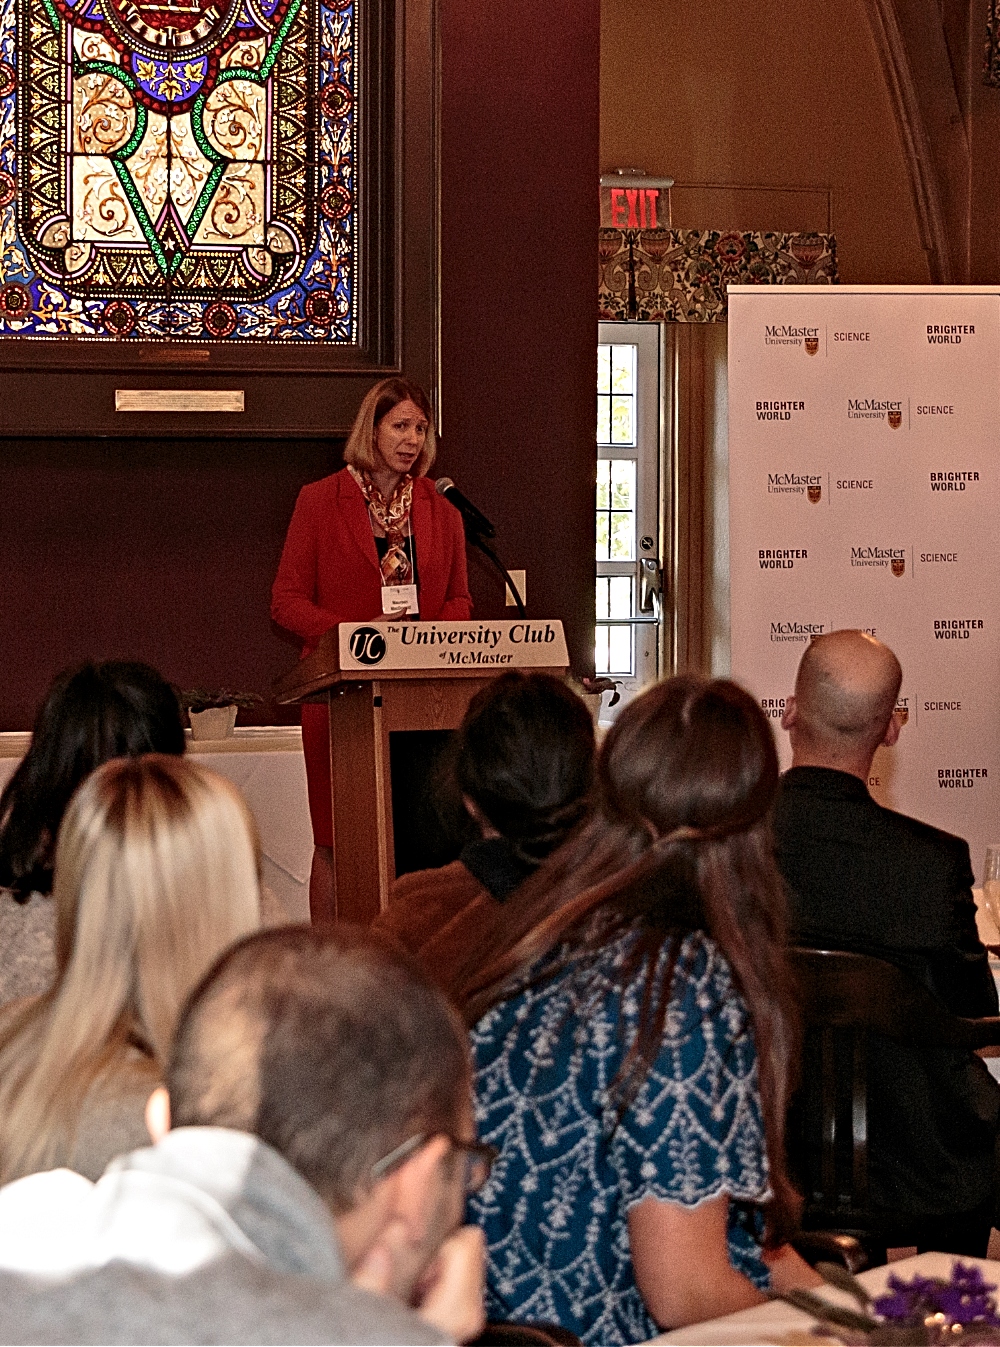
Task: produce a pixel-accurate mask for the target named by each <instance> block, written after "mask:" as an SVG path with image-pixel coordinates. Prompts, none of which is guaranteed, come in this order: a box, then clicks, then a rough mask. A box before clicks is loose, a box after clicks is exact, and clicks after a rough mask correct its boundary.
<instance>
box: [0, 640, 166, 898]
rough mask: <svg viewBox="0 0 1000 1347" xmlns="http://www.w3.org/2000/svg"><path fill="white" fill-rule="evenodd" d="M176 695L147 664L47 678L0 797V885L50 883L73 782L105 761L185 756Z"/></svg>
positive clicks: (45, 888) (112, 664) (17, 891)
mask: <svg viewBox="0 0 1000 1347" xmlns="http://www.w3.org/2000/svg"><path fill="white" fill-rule="evenodd" d="M183 752H184V725H183V722H182V719H181V710H180V706H179V704H178V701H177V695H176V693H175V692H174V690H173V688H172V687H171V686H170V684H169V683H168V682H166V681H165V679H163V678H162V677H161V676H160V675H159V674H158V673H157V672H156V670H155V669H151V668H150V667H149V665H147V664H138V663H132V662H122V661H117V660H115V661H109V662H107V663H105V664H91V663H87V664H83V665H81V666H80V667H79V668H74V669H67V670H65V671H64V672H63V673H61V674H59V675H58V676H57V677H56V678H55V680H54V681H53V683H52V686H51V688H50V689H49V692H48V695H47V696H46V698H45V701H44V702H43V704H42V706H41V708H40V709H39V712H38V715H37V717H36V720H35V727H34V730H33V732H32V737H31V746H30V748H29V749H28V752H27V753H26V754H25V757H24V758H23V760H22V761H21V763H20V765H19V767H18V769H17V771H16V772H15V773H14V775H13V776H12V777H11V779H10V781H9V782H8V783H7V786H6V788H5V789H4V792H3V794H2V795H0V886H3V887H7V888H10V889H12V890H13V892H14V895H15V897H18V898H19V899H21V900H22V901H23V900H24V899H26V898H27V897H28V895H29V894H30V893H31V892H32V891H33V890H37V891H39V892H41V893H48V892H49V891H50V889H51V886H52V857H53V853H54V850H55V840H56V835H57V833H58V832H59V825H60V823H61V822H62V817H63V813H64V811H65V809H66V806H67V804H68V803H69V800H70V797H71V795H72V794H73V792H74V791H75V790H76V788H77V786H78V785H79V784H80V782H81V781H82V780H83V779H84V777H86V776H88V775H89V774H90V773H91V772H92V771H93V770H94V768H95V767H99V766H100V765H101V763H102V762H107V761H108V760H109V759H110V758H123V757H136V756H138V755H139V754H140V753H175V754H179V753H183Z"/></svg>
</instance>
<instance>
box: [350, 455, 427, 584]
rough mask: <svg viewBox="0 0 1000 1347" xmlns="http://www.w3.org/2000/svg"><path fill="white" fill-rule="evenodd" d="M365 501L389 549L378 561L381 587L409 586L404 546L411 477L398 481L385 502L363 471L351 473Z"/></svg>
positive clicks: (411, 569) (408, 512)
mask: <svg viewBox="0 0 1000 1347" xmlns="http://www.w3.org/2000/svg"><path fill="white" fill-rule="evenodd" d="M351 476H352V477H353V478H354V480H355V481H356V482H357V484H358V486H359V487H360V488H361V494H362V495H363V496H364V498H365V500H366V501H367V502H368V509H369V511H370V512H371V516H372V519H373V520H374V521H375V523H376V524H377V525H378V526H379V528H380V529H381V530H382V531H383V533H384V534H385V537H386V542H387V543H388V546H387V547H386V549H385V556H384V557H383V558H382V560H381V562H380V566H381V569H382V583H383V584H384V585H408V584H409V583H410V582H411V580H412V579H413V567H412V566H411V565H410V557H409V554H408V551H407V547H406V526H407V523H408V522H409V518H410V507H411V506H412V505H413V478H412V477H411V476H410V474H409V473H404V475H403V476H402V477H401V478H400V479H399V483H398V484H397V486H396V489H395V491H394V492H393V493H392V499H391V500H390V501H388V502H386V501H385V499H384V498H383V496H382V493H381V491H379V489H378V487H377V486H376V485H375V483H374V482H373V481H372V479H371V478H370V477H369V476H368V474H367V473H366V472H354V471H353V469H352V471H351Z"/></svg>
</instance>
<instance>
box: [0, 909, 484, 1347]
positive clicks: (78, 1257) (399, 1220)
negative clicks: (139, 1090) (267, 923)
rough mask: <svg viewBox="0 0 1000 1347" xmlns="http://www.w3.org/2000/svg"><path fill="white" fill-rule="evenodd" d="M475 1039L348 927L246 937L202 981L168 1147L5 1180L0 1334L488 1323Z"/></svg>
mask: <svg viewBox="0 0 1000 1347" xmlns="http://www.w3.org/2000/svg"><path fill="white" fill-rule="evenodd" d="M467 1054H468V1050H467V1044H466V1034H465V1031H464V1028H463V1026H462V1024H461V1022H460V1021H459V1020H458V1017H457V1016H456V1015H455V1014H454V1012H453V1011H452V1010H451V1009H450V1008H449V1006H448V1005H447V1003H446V1002H445V1000H444V998H443V996H441V994H440V993H439V992H437V990H436V989H435V988H434V987H432V986H431V984H430V983H429V982H428V981H427V980H426V979H425V978H424V977H423V975H422V974H421V973H419V971H418V970H417V969H416V967H415V965H413V964H411V963H409V962H408V961H407V960H406V959H405V958H404V957H403V956H401V955H399V954H398V953H397V952H395V951H394V950H393V949H392V948H391V947H390V946H389V945H387V944H383V943H380V942H379V941H378V940H376V939H375V938H373V937H371V936H369V935H367V934H364V933H361V932H351V931H349V930H337V931H334V932H327V933H324V934H318V933H316V932H313V931H311V930H309V929H307V928H305V927H301V928H299V927H295V928H291V927H289V928H285V929H283V930H277V931H269V932H265V933H262V934H259V935H255V936H252V937H250V938H249V939H248V940H246V941H243V942H242V943H241V944H239V945H237V946H236V947H235V948H234V949H233V950H231V951H230V952H229V953H228V954H227V955H225V956H224V957H223V958H222V960H221V961H220V962H219V963H218V964H217V965H216V967H215V969H213V971H212V972H211V973H209V974H208V976H207V977H206V979H205V980H204V982H203V983H202V985H201V986H200V987H199V988H198V990H197V991H196V992H195V993H194V995H193V997H192V999H191V1001H190V1003H189V1005H188V1008H187V1010H186V1012H185V1014H184V1016H183V1017H182V1020H181V1023H180V1026H179V1028H178V1033H177V1039H176V1042H175V1045H174V1051H173V1054H172V1058H171V1062H170V1065H169V1069H168V1072H167V1082H166V1088H165V1089H161V1090H157V1091H156V1092H155V1093H154V1094H153V1096H152V1097H151V1099H150V1102H149V1107H148V1109H147V1122H148V1125H149V1128H150V1134H151V1136H152V1138H153V1141H154V1143H155V1144H154V1145H153V1146H152V1147H151V1148H150V1149H148V1150H142V1151H136V1152H133V1153H132V1154H131V1155H127V1156H123V1157H122V1158H120V1159H118V1160H116V1161H114V1162H113V1163H112V1164H111V1165H110V1166H109V1168H108V1169H107V1171H106V1172H105V1174H104V1175H103V1177H102V1178H101V1179H100V1180H99V1181H98V1182H97V1183H96V1184H93V1183H90V1182H89V1181H88V1180H87V1179H85V1178H83V1177H82V1176H81V1175H78V1174H74V1173H71V1172H70V1171H69V1170H52V1171H49V1172H47V1173H42V1174H34V1175H31V1176H29V1177H28V1178H25V1179H20V1180H18V1181H17V1182H15V1183H12V1184H9V1185H7V1187H5V1188H3V1189H0V1342H5V1343H11V1342H18V1343H43V1342H44V1343H50V1342H79V1343H93V1342H104V1343H281V1342H286V1343H287V1342H298V1343H446V1342H461V1341H462V1340H464V1339H466V1338H469V1337H473V1336H475V1334H476V1333H477V1332H478V1331H479V1330H480V1328H481V1326H482V1320H483V1311H482V1276H483V1253H482V1241H481V1234H480V1232H479V1231H478V1230H474V1229H472V1228H470V1227H461V1228H460V1222H461V1219H462V1212H463V1209H464V1203H465V1197H466V1194H467V1192H468V1191H470V1189H473V1188H475V1187H477V1186H478V1185H479V1184H480V1183H482V1182H483V1181H484V1180H485V1178H486V1176H487V1174H488V1172H489V1163H490V1153H489V1148H487V1147H483V1146H480V1145H479V1143H478V1142H476V1141H475V1138H474V1128H473V1122H472V1110H471V1103H470V1088H469V1083H470V1082H469V1063H468V1055H467Z"/></svg>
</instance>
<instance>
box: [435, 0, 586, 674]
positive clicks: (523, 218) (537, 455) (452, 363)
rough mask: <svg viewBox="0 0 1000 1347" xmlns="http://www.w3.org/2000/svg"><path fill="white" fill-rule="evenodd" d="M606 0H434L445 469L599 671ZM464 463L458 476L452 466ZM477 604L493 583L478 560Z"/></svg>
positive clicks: (495, 590)
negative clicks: (597, 517) (601, 134)
mask: <svg viewBox="0 0 1000 1347" xmlns="http://www.w3.org/2000/svg"><path fill="white" fill-rule="evenodd" d="M599 35H600V4H599V0H489V3H484V0H442V7H441V42H442V143H441V149H442V188H441V201H442V212H443V218H442V229H441V304H442V323H441V351H442V362H441V363H442V416H443V443H444V446H445V449H446V451H447V452H446V455H445V457H446V459H447V470H448V471H450V472H451V474H452V475H453V476H454V477H455V479H456V482H458V483H459V485H461V486H462V488H463V489H464V490H465V491H466V494H467V495H469V496H470V497H471V498H472V499H473V500H474V501H476V502H477V504H480V506H481V508H482V509H483V510H484V511H485V512H486V513H487V514H489V515H490V517H491V518H492V519H493V520H494V522H495V523H496V524H497V526H498V530H499V535H500V542H499V550H500V551H501V554H502V556H503V558H504V560H505V561H506V562H507V564H508V566H511V567H519V568H524V569H526V570H527V572H528V575H527V584H528V609H529V613H534V614H538V615H540V616H552V617H561V618H563V620H564V622H565V623H566V627H567V634H568V636H569V638H570V654H571V657H572V660H573V666H574V669H575V670H576V671H577V672H578V673H582V672H586V671H587V670H589V671H590V672H591V673H592V672H593V660H594V651H593V645H592V627H593V620H594V478H595V469H594V462H595V459H596V448H595V427H594V416H595V411H594V409H595V405H596V373H595V372H596V360H597V354H596V346H597V302H596V286H597V282H596V274H597V260H596V258H597V250H596V239H597V228H598V195H597V189H596V185H595V184H596V183H597V182H598V178H599V172H600V170H599V165H598V130H599V125H598V115H599V107H598V103H599V92H600V90H599V74H600V50H599ZM459 472H461V477H459ZM471 569H472V572H473V597H474V599H475V600H476V604H477V612H479V613H483V614H486V613H489V614H491V615H496V614H499V613H502V612H503V609H502V607H500V606H498V605H499V604H500V603H502V586H501V585H500V584H499V583H497V584H494V581H493V580H492V579H491V578H490V577H489V576H488V574H487V573H486V571H485V570H484V569H482V568H480V567H478V566H475V565H473V567H472V568H471Z"/></svg>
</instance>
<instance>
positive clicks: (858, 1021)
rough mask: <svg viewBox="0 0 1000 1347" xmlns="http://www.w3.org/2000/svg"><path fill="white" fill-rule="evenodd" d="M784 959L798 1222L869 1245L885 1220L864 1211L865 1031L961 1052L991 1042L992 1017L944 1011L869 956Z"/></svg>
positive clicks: (810, 952) (820, 953) (995, 1025)
mask: <svg viewBox="0 0 1000 1347" xmlns="http://www.w3.org/2000/svg"><path fill="white" fill-rule="evenodd" d="M791 963H792V968H793V971H794V973H795V976H796V979H797V982H798V985H799V990H800V995H801V1004H802V1012H803V1019H804V1024H805V1044H804V1052H803V1069H802V1082H801V1086H800V1089H799V1093H798V1096H797V1098H796V1100H795V1101H794V1103H793V1106H792V1110H791V1113H790V1116H789V1133H788V1144H789V1159H790V1161H791V1167H792V1172H793V1175H794V1177H795V1179H796V1180H797V1182H798V1183H799V1185H800V1187H801V1188H802V1190H803V1193H804V1196H805V1199H806V1207H805V1212H804V1214H803V1225H804V1226H807V1227H812V1228H821V1229H830V1230H834V1229H836V1230H842V1231H844V1232H845V1233H848V1234H852V1235H855V1236H856V1237H858V1238H860V1239H862V1240H864V1239H865V1237H866V1236H868V1235H870V1234H871V1233H872V1232H873V1231H874V1232H875V1234H876V1242H877V1240H878V1238H879V1236H880V1235H881V1234H884V1233H885V1229H886V1224H887V1220H886V1214H885V1213H876V1212H874V1211H873V1210H872V1208H871V1203H870V1197H869V1184H868V1050H869V1041H870V1036H871V1035H872V1034H878V1035H881V1036H882V1037H884V1038H889V1039H894V1040H895V1041H897V1042H899V1043H907V1044H915V1045H919V1046H927V1047H930V1046H937V1047H952V1048H962V1049H965V1050H967V1051H969V1050H973V1049H976V1048H982V1047H988V1046H992V1045H994V1044H1000V1017H998V1016H991V1017H988V1018H983V1019H962V1018H960V1017H958V1016H956V1015H952V1014H951V1012H950V1011H949V1010H948V1009H947V1008H946V1007H945V1006H944V1005H942V1003H941V1002H940V1001H938V1000H937V998H936V997H935V996H934V995H933V994H932V993H931V992H930V991H928V989H927V988H926V987H924V986H922V985H921V984H920V983H919V982H917V981H915V979H913V978H912V977H910V976H909V975H908V974H907V973H905V972H903V971H902V969H899V968H897V967H896V966H895V964H891V963H888V962H886V961H885V960H883V959H874V958H871V957H869V956H868V955H864V954H851V953H848V952H846V951H843V950H817V949H793V950H792V951H791ZM903 1242H904V1243H905V1242H906V1241H905V1240H904V1241H903Z"/></svg>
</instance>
